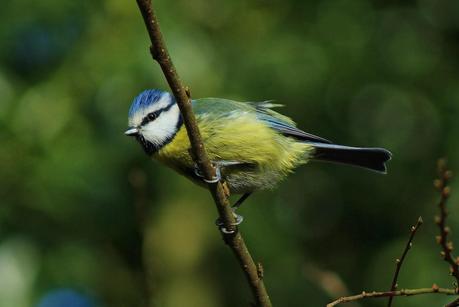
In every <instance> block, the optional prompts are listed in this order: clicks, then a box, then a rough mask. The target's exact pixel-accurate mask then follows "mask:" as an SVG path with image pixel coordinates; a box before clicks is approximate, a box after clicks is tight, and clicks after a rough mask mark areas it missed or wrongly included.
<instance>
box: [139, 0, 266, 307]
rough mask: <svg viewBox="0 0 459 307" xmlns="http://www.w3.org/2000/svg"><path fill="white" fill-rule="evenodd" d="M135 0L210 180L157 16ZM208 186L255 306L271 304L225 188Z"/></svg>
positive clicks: (195, 155) (147, 1)
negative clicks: (227, 231)
mask: <svg viewBox="0 0 459 307" xmlns="http://www.w3.org/2000/svg"><path fill="white" fill-rule="evenodd" d="M136 1H137V5H138V6H139V9H140V11H141V13H142V16H143V19H144V22H145V26H146V28H147V31H148V35H149V36H150V40H151V43H152V45H151V47H150V53H151V55H152V57H153V59H154V60H156V61H157V62H158V64H159V65H160V66H161V69H162V71H163V73H164V76H165V77H166V79H167V82H168V84H169V86H170V88H171V90H172V92H173V94H174V96H175V99H176V101H177V105H178V106H179V109H180V112H181V115H182V118H183V122H184V124H185V127H186V130H187V133H188V138H189V140H190V145H191V151H190V153H191V156H192V158H193V160H194V161H195V163H196V164H197V166H198V167H199V169H200V170H201V173H202V174H203V175H204V177H205V178H206V179H207V180H211V179H212V178H214V176H215V169H214V167H213V166H212V164H211V163H210V160H209V157H208V155H207V152H206V150H205V148H204V144H203V142H202V138H201V135H200V133H199V129H198V125H197V123H196V118H195V116H194V113H193V110H192V106H191V101H190V95H189V90H188V89H185V87H184V86H183V85H182V82H181V80H180V78H179V76H178V73H177V70H176V69H175V67H174V64H173V63H172V60H171V58H170V56H169V53H168V51H167V48H166V44H165V43H164V40H163V36H162V34H161V31H160V28H159V24H158V20H157V18H156V15H155V12H154V10H153V8H152V5H151V1H150V0H136ZM209 190H210V192H211V194H212V197H213V199H214V201H215V205H216V207H217V210H218V213H219V216H220V219H221V220H222V221H223V224H224V227H225V228H226V229H227V230H229V232H233V233H232V234H222V235H223V239H224V241H225V242H226V244H228V245H229V246H230V248H231V249H232V251H233V253H234V254H235V255H236V257H237V259H238V261H239V263H240V265H241V268H242V269H243V271H244V273H245V276H246V278H247V281H248V283H249V285H250V288H251V290H252V293H253V296H254V299H255V301H256V306H260V307H270V306H271V301H270V299H269V296H268V293H267V291H266V288H265V285H264V283H263V278H262V276H261V274H258V270H257V265H256V264H255V262H254V261H253V258H252V256H251V255H250V252H249V250H248V249H247V246H246V245H245V242H244V239H243V237H242V235H241V233H240V232H239V231H238V229H237V226H235V219H234V216H233V212H232V210H231V205H230V203H229V201H228V195H227V191H225V189H224V187H223V184H222V183H221V182H217V183H210V184H209Z"/></svg>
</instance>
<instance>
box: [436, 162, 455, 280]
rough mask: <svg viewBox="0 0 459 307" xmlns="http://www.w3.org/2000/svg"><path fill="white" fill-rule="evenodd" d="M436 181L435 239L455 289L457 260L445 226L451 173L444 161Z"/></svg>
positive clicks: (440, 164)
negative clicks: (437, 202)
mask: <svg viewBox="0 0 459 307" xmlns="http://www.w3.org/2000/svg"><path fill="white" fill-rule="evenodd" d="M437 167H438V177H439V178H438V179H436V180H435V181H434V186H435V188H437V190H438V191H440V202H439V204H438V207H439V209H440V216H439V217H438V216H437V217H436V218H435V222H436V224H437V225H438V228H439V229H440V235H439V236H437V237H436V239H437V243H438V244H440V246H441V248H442V251H441V253H440V255H441V256H442V258H443V259H444V260H445V261H446V262H447V263H449V267H450V272H451V275H452V276H454V278H455V279H456V285H455V287H456V289H457V288H458V285H459V265H458V263H459V258H455V257H454V256H453V242H451V241H448V234H449V233H450V231H451V229H450V228H449V227H448V226H446V218H447V217H448V209H447V208H446V202H447V200H448V198H449V195H450V193H451V188H450V187H449V186H448V183H449V181H450V179H451V178H452V176H453V173H452V172H451V171H450V170H448V169H447V165H446V160H445V159H440V160H439V161H438V166H437Z"/></svg>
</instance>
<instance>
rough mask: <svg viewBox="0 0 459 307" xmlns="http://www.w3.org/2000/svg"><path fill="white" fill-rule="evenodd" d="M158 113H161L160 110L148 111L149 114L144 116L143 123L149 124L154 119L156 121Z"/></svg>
mask: <svg viewBox="0 0 459 307" xmlns="http://www.w3.org/2000/svg"><path fill="white" fill-rule="evenodd" d="M158 114H159V112H158V111H155V112H151V113H148V114H147V115H146V116H145V117H144V118H143V120H142V125H146V124H148V123H149V122H152V121H154V120H155V119H157V118H158Z"/></svg>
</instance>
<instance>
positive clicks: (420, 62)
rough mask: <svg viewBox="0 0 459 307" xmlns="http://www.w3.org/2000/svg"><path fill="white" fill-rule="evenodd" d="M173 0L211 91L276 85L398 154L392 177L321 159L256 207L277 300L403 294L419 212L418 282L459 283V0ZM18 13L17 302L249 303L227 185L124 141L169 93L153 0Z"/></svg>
mask: <svg viewBox="0 0 459 307" xmlns="http://www.w3.org/2000/svg"><path fill="white" fill-rule="evenodd" d="M155 3H156V6H155V8H156V10H157V14H158V17H159V19H160V22H161V26H162V30H163V34H164V36H165V38H166V42H167V45H168V47H169V49H170V53H171V55H172V58H173V60H174V62H175V64H176V66H177V69H178V71H179V73H180V75H181V77H182V79H183V81H184V83H185V84H186V85H188V86H190V88H191V92H192V96H193V97H223V98H230V99H235V100H250V101H257V100H266V99H274V100H276V101H277V102H279V103H283V104H285V105H286V106H285V107H284V108H283V109H282V112H283V113H284V114H286V115H289V116H291V117H293V118H294V119H295V120H296V121H297V123H298V125H299V126H300V127H301V128H302V129H304V130H306V131H308V132H311V133H314V134H317V135H320V136H323V137H325V138H328V139H331V140H333V141H335V142H337V143H342V144H349V145H355V146H378V147H385V148H387V149H389V150H390V151H392V153H393V159H392V161H391V162H390V164H389V173H388V175H386V176H382V175H378V174H376V173H372V172H368V171H365V170H362V169H356V168H350V167H346V166H341V165H332V164H323V163H311V164H309V165H307V166H305V167H302V168H300V169H298V171H297V172H296V173H295V174H293V175H292V176H290V178H289V179H288V180H287V181H286V182H284V183H282V184H281V185H280V186H279V188H278V189H276V190H275V191H267V192H260V193H257V194H256V195H255V196H253V197H251V198H250V199H249V200H248V202H247V204H246V205H245V206H244V207H243V208H242V209H241V212H240V213H241V214H242V215H244V217H245V222H244V223H243V225H242V227H241V230H242V232H243V234H244V236H245V238H246V240H247V244H248V246H249V248H250V249H251V251H252V253H253V255H254V257H255V258H256V259H257V260H259V261H261V262H262V263H263V266H264V269H265V282H266V285H267V288H268V290H269V292H270V295H271V298H272V301H273V304H274V305H275V306H292V307H295V306H324V305H325V303H327V302H329V301H330V300H332V299H333V298H334V297H336V296H339V295H341V294H345V293H359V292H361V291H362V290H386V289H388V288H389V287H390V283H391V278H392V272H393V270H394V266H395V265H394V259H395V258H396V257H398V256H399V255H400V254H401V252H402V248H403V246H404V244H405V242H406V239H407V236H408V230H409V227H410V225H412V224H414V223H415V221H416V219H417V218H418V216H419V215H422V216H423V217H424V220H425V222H426V223H425V225H423V227H422V229H421V230H420V233H419V234H418V235H417V237H416V239H415V244H414V248H413V250H412V251H411V252H410V254H409V255H408V259H407V261H406V264H405V265H404V267H403V269H402V273H401V277H400V281H399V285H400V287H402V288H413V287H430V286H431V285H432V284H433V283H437V284H439V285H440V286H444V287H452V282H453V279H452V278H451V277H450V276H448V266H447V265H446V263H444V262H442V260H441V259H440V257H439V250H440V249H439V247H438V246H437V245H436V244H435V240H434V237H435V235H436V233H437V230H436V228H435V227H436V226H435V224H434V223H433V217H434V215H435V214H436V207H435V205H436V202H437V199H438V195H437V193H436V192H435V191H434V189H433V187H432V181H433V178H434V177H435V163H436V160H437V158H439V157H442V156H447V157H448V158H449V160H450V165H451V167H452V169H453V170H454V169H455V170H459V120H458V119H459V118H458V116H459V75H458V71H459V57H458V52H459V2H458V1H457V0H439V1H429V0H419V1H376V0H374V1H370V0H333V1H300V0H297V1H294V0H291V1H280V0H277V1H275V0H273V1H261V0H246V1H242V0H234V1H224V0H206V1H205V0H192V1H190V0H179V1H155ZM0 20H1V24H0V141H1V143H0V306H2V307H3V306H5V307H10V306H14V307H22V306H40V307H57V306H78V307H85V306H120V307H121V306H146V305H147V304H146V302H145V298H146V297H147V296H148V297H149V298H150V301H151V303H150V306H161V307H163V306H164V307H181V306H199V307H213V306H225V307H226V306H228V307H229V306H248V302H249V300H250V293H249V290H248V286H247V284H246V282H245V280H244V277H243V275H242V273H241V270H240V268H239V266H238V265H237V263H236V261H235V259H234V257H233V255H232V254H231V252H230V250H229V249H228V248H227V247H226V246H225V245H224V243H223V242H222V240H221V237H220V235H219V233H218V231H217V229H216V227H215V226H214V220H215V218H216V216H217V213H216V210H215V207H214V205H213V203H212V201H211V197H210V195H209V193H208V192H206V191H205V190H203V189H201V188H199V187H197V186H195V185H192V184H191V183H189V182H188V181H187V180H186V179H184V178H182V177H180V176H178V175H176V174H175V173H174V172H173V171H171V170H169V169H167V168H165V167H164V166H161V165H159V164H158V163H154V162H152V161H150V159H149V158H148V157H147V156H145V154H144V153H143V151H142V149H141V148H140V147H139V145H138V144H137V143H136V142H133V140H132V139H129V138H127V137H125V136H124V135H123V132H124V129H125V128H126V126H127V110H128V108H129V106H130V103H131V101H132V99H133V97H134V96H135V95H136V94H137V93H139V92H140V91H141V90H144V89H146V88H161V89H167V84H166V83H165V81H164V77H163V75H162V74H161V72H160V70H159V67H158V65H157V64H156V63H154V62H153V61H152V59H151V57H150V54H149V52H148V46H149V41H148V36H147V33H146V31H145V27H144V24H143V21H142V19H141V16H140V14H139V11H138V8H137V6H136V3H135V1H134V0H132V1H125V0H112V1H93V0H81V1H57V0H42V1H24V0H15V1H6V2H4V3H2V9H1V10H0ZM452 191H453V196H452V199H451V202H450V206H452V207H453V206H454V207H453V208H454V209H452V210H451V216H450V219H449V223H450V225H451V228H452V235H453V237H454V238H455V239H457V240H459V234H458V232H457V231H459V214H458V213H457V212H458V208H459V181H453V183H452ZM456 191H458V192H457V193H458V194H455V192H456ZM450 300H451V298H447V297H444V296H437V295H433V296H423V297H414V298H399V299H396V300H395V304H394V305H395V306H405V307H410V306H441V305H442V304H444V303H446V302H448V301H450ZM71 304H73V305H71ZM78 304H80V305H78ZM385 304H386V300H381V299H379V300H372V301H369V300H368V301H362V302H361V303H359V304H354V305H353V306H354V307H355V306H385ZM349 306H351V305H349Z"/></svg>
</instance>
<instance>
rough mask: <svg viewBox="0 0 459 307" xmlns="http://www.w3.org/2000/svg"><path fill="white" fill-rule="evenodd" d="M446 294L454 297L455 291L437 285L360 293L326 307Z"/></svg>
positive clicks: (342, 298)
mask: <svg viewBox="0 0 459 307" xmlns="http://www.w3.org/2000/svg"><path fill="white" fill-rule="evenodd" d="M435 293H439V294H446V295H456V294H457V293H456V289H448V288H439V287H438V286H437V285H435V284H434V285H433V286H432V287H431V288H420V289H402V290H398V291H386V292H375V291H373V292H365V291H364V292H362V293H360V294H357V295H352V296H345V297H341V298H339V299H337V300H335V301H333V302H331V303H329V304H327V307H333V306H336V305H338V304H342V303H349V302H354V301H358V300H361V299H365V298H378V297H394V296H413V295H421V294H435Z"/></svg>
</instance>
